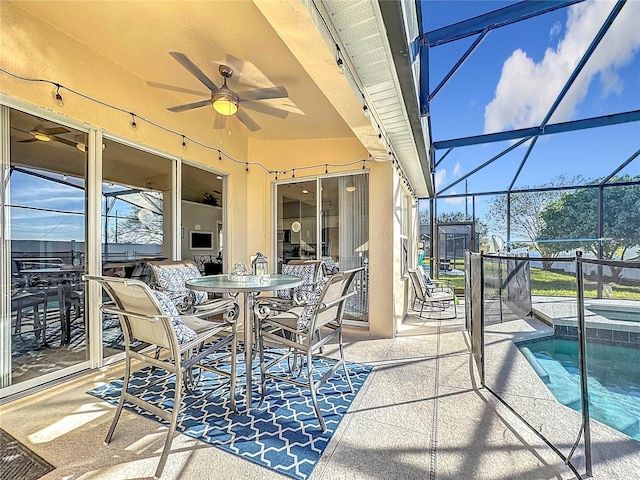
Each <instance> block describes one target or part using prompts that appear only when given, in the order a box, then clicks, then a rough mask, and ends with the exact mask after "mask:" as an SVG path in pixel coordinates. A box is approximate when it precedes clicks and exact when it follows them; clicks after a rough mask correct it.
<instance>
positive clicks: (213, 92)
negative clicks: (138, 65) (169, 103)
mask: <svg viewBox="0 0 640 480" xmlns="http://www.w3.org/2000/svg"><path fill="white" fill-rule="evenodd" d="M169 55H171V56H172V57H173V58H175V59H176V61H177V62H178V63H179V64H180V65H182V66H183V67H184V68H185V69H186V70H187V71H188V72H189V73H191V74H192V75H193V76H194V77H196V78H197V79H198V80H199V81H200V83H202V84H203V85H204V86H205V87H207V88H208V89H209V93H204V92H198V91H195V90H189V89H186V88H180V87H174V86H172V85H165V84H161V83H156V82H147V84H148V85H149V86H151V87H157V88H164V89H166V90H173V91H176V92H181V93H189V94H191V95H206V96H209V98H208V99H206V100H200V101H198V102H193V103H187V104H184V105H177V106H175V107H169V108H168V109H167V110H169V111H171V112H176V113H177V112H185V111H187V110H193V109H195V108H200V107H206V106H207V105H212V106H213V108H214V110H215V111H216V112H217V113H218V115H216V119H215V123H214V128H222V127H223V126H224V119H225V117H228V116H232V115H235V116H236V118H237V119H238V120H240V121H241V122H242V124H243V125H244V126H245V127H247V128H248V129H249V130H250V131H251V132H256V131H258V130H260V125H258V124H257V123H256V122H255V120H253V119H252V118H251V117H250V116H249V114H248V113H247V112H245V111H243V109H244V108H246V109H249V110H254V111H256V112H260V113H264V114H266V115H272V116H274V117H277V118H286V117H287V116H288V115H289V112H287V111H286V110H281V109H279V108H275V107H272V106H270V105H266V104H263V103H259V101H260V100H268V99H272V98H286V97H287V96H288V93H287V89H286V88H285V87H283V86H280V87H266V88H254V89H250V90H245V91H241V92H236V91H235V90H233V89H231V88H230V87H229V86H228V85H227V81H228V80H229V79H230V78H231V77H232V76H233V69H232V68H231V67H230V66H228V65H222V64H221V65H219V66H218V72H219V73H220V75H221V76H222V79H223V80H222V86H220V87H218V86H217V85H216V84H215V83H213V81H212V80H211V79H210V78H209V77H207V76H206V75H205V74H204V72H203V71H202V70H200V69H199V68H198V67H197V66H196V65H195V64H194V63H193V62H192V61H191V60H189V58H188V57H187V56H186V55H185V54H184V53H180V52H169Z"/></svg>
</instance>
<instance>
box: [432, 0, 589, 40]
mask: <svg viewBox="0 0 640 480" xmlns="http://www.w3.org/2000/svg"><path fill="white" fill-rule="evenodd" d="M583 1H584V0H527V1H524V2H519V3H516V4H513V5H509V6H508V7H504V8H500V9H498V10H494V11H492V12H489V13H485V14H483V15H479V16H477V17H474V18H470V19H468V20H463V21H462V22H458V23H454V24H452V25H448V26H446V27H442V28H438V29H436V30H432V31H430V32H427V33H426V34H424V36H423V38H424V43H427V44H429V45H431V46H432V47H433V46H436V45H442V44H444V43H448V42H452V41H454V40H460V39H461V38H465V37H469V36H472V35H477V34H479V33H481V32H482V31H484V30H486V29H494V28H499V27H504V26H505V25H510V24H512V23H516V22H520V21H522V20H526V19H527V18H531V17H535V16H537V15H542V14H544V13H547V12H552V11H554V10H557V9H559V8H564V7H567V6H569V5H573V4H574V3H580V2H583ZM420 21H422V19H420Z"/></svg>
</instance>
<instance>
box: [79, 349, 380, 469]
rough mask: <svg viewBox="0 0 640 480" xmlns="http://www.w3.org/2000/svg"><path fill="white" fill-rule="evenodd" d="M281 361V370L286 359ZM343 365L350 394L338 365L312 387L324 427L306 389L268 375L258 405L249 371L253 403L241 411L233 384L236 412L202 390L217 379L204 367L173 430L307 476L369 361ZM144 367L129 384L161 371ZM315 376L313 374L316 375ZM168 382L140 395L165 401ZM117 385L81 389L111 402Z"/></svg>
mask: <svg viewBox="0 0 640 480" xmlns="http://www.w3.org/2000/svg"><path fill="white" fill-rule="evenodd" d="M282 363H283V365H281V368H282V371H283V372H284V371H285V368H286V361H283V362H282ZM333 364H334V361H333V360H329V359H324V358H322V359H314V365H315V366H316V372H321V373H320V374H322V373H323V372H325V371H327V370H328V369H329V368H331V366H332V365H333ZM348 368H349V374H350V378H351V382H352V384H353V390H354V391H353V392H352V393H344V392H347V391H348V389H349V387H348V384H347V382H346V379H345V378H344V371H343V370H342V369H341V368H340V369H338V371H337V372H336V373H335V374H334V375H333V376H332V378H331V379H329V380H328V381H327V382H326V383H325V384H324V385H323V386H322V387H321V388H320V390H319V391H318V404H319V406H320V410H321V411H322V414H323V417H324V420H325V422H326V425H327V429H326V431H325V432H322V431H321V430H320V426H319V424H318V420H317V418H316V416H315V412H314V409H313V403H312V402H311V394H310V393H309V390H308V389H306V388H302V387H297V386H295V385H291V384H288V383H285V382H277V381H275V380H273V379H270V380H269V381H268V382H267V389H266V390H267V393H266V397H265V401H264V403H263V404H262V405H261V406H260V407H258V403H259V398H258V397H259V383H260V380H259V377H258V376H254V403H253V408H252V409H251V410H249V411H248V412H247V411H245V410H244V404H243V401H242V400H241V396H240V393H239V392H240V389H239V388H238V389H237V390H238V408H239V412H240V413H234V412H233V411H231V410H230V408H229V395H228V390H225V389H223V390H221V391H220V393H216V394H214V395H208V394H207V390H209V391H210V390H211V389H212V387H213V386H214V385H215V384H217V383H218V381H219V377H217V376H216V375H215V374H213V373H209V372H206V373H205V378H204V381H203V382H202V384H201V385H200V386H199V387H198V389H197V390H196V391H195V392H194V393H193V394H188V395H186V398H185V397H183V399H184V400H183V401H184V404H185V405H186V407H183V409H182V410H181V412H180V416H179V417H178V427H177V429H178V431H180V432H182V433H184V434H185V435H188V436H190V437H193V438H197V439H199V440H201V441H203V442H206V443H209V444H211V445H214V446H216V447H218V448H221V449H223V450H225V451H227V452H230V453H233V454H234V455H237V456H239V457H242V458H244V459H247V460H250V461H252V462H254V463H257V464H258V465H262V466H264V467H266V468H269V469H272V470H275V471H277V472H280V473H282V474H284V475H288V476H290V477H293V478H296V479H306V478H308V477H309V475H311V472H312V471H313V469H314V467H315V466H316V464H317V462H318V460H319V459H320V457H321V456H322V453H323V452H324V450H325V448H326V447H327V445H328V444H329V440H331V437H332V436H333V434H334V433H335V431H336V429H337V428H338V425H339V424H340V421H341V420H342V419H343V417H344V415H345V413H346V412H347V410H348V409H349V406H350V405H351V402H352V401H353V399H354V398H355V396H356V394H357V393H358V391H359V390H360V388H361V387H362V385H363V384H364V382H365V380H366V379H367V376H368V375H369V373H370V372H371V369H372V367H371V366H369V365H363V364H357V363H348ZM238 371H239V372H238V374H239V375H241V374H242V372H243V371H244V370H243V369H242V367H241V365H238ZM271 371H273V370H271ZM148 372H149V371H148V369H144V370H142V371H140V372H136V374H134V376H133V378H132V380H131V386H130V389H131V388H135V387H140V386H143V385H148V384H152V383H154V381H156V380H157V379H159V378H161V377H162V376H163V372H161V371H158V370H156V371H155V372H154V373H153V374H151V375H150V376H149V373H148ZM254 375H255V374H254ZM316 375H318V373H316ZM316 375H314V377H315V378H316V379H317V378H319V376H316ZM304 379H305V377H304V376H301V377H300V378H298V380H301V381H304ZM174 383H175V377H170V378H168V379H167V380H165V381H164V382H160V383H158V384H156V385H153V386H152V387H151V388H150V390H151V393H149V394H148V395H147V396H145V397H144V398H145V399H146V400H147V401H151V402H152V403H156V404H159V403H163V404H165V405H167V404H168V405H171V404H172V402H173V387H174ZM256 384H258V388H256ZM121 389H122V379H120V380H116V381H113V382H111V383H109V384H107V385H103V386H101V387H98V388H96V389H94V390H91V391H89V392H87V393H89V394H91V395H94V396H96V397H98V398H101V399H104V400H106V401H107V402H109V403H111V404H113V405H116V404H117V403H118V399H119V397H120V391H121ZM125 407H126V408H128V409H129V410H134V411H136V412H138V413H140V414H142V415H145V416H147V417H150V418H153V419H154V420H157V421H160V419H158V418H157V417H155V416H154V415H152V414H150V413H148V412H143V411H141V410H139V409H138V408H134V407H133V406H132V405H129V406H128V407H127V404H125ZM116 435H117V430H116Z"/></svg>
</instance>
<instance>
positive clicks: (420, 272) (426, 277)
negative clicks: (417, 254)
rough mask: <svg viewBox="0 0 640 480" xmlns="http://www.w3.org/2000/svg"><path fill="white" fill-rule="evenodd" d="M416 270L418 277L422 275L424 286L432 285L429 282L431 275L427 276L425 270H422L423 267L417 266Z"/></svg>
mask: <svg viewBox="0 0 640 480" xmlns="http://www.w3.org/2000/svg"><path fill="white" fill-rule="evenodd" d="M416 270H417V271H418V273H419V274H420V275H422V278H423V279H424V283H425V285H431V284H432V283H433V281H432V280H431V275H429V274H428V273H427V272H426V271H425V269H424V267H423V266H422V265H418V266H417V267H416Z"/></svg>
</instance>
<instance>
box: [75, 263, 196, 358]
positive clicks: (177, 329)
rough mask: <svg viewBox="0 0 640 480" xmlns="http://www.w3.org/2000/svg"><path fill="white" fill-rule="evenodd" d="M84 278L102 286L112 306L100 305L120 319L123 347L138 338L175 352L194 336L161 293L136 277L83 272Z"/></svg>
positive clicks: (172, 352) (103, 309) (102, 308)
mask: <svg viewBox="0 0 640 480" xmlns="http://www.w3.org/2000/svg"><path fill="white" fill-rule="evenodd" d="M84 279H86V280H89V281H96V282H98V283H100V285H102V287H103V288H104V290H105V291H106V292H107V294H108V295H109V297H110V298H111V300H113V302H114V304H115V307H113V306H111V305H108V304H103V305H102V306H101V310H102V311H103V312H105V313H112V314H117V315H118V316H119V318H120V324H121V326H122V332H123V334H124V338H125V347H126V348H127V349H128V348H129V346H130V345H132V343H134V342H136V341H142V342H146V343H149V344H153V345H158V346H160V347H164V348H167V349H169V350H170V351H171V354H172V355H173V354H175V353H176V352H177V344H179V343H183V342H185V341H189V340H190V339H194V338H195V337H196V334H195V332H194V331H193V330H191V329H190V328H189V327H187V326H186V325H184V324H183V323H182V321H181V320H180V317H179V315H178V312H177V310H176V309H175V306H173V304H172V303H171V301H170V300H169V299H168V298H167V297H166V296H165V295H164V294H162V293H161V292H156V291H153V290H152V289H151V288H150V287H149V285H147V284H146V283H144V282H141V281H139V280H132V279H127V278H119V277H98V276H88V275H86V276H85V277H84Z"/></svg>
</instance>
